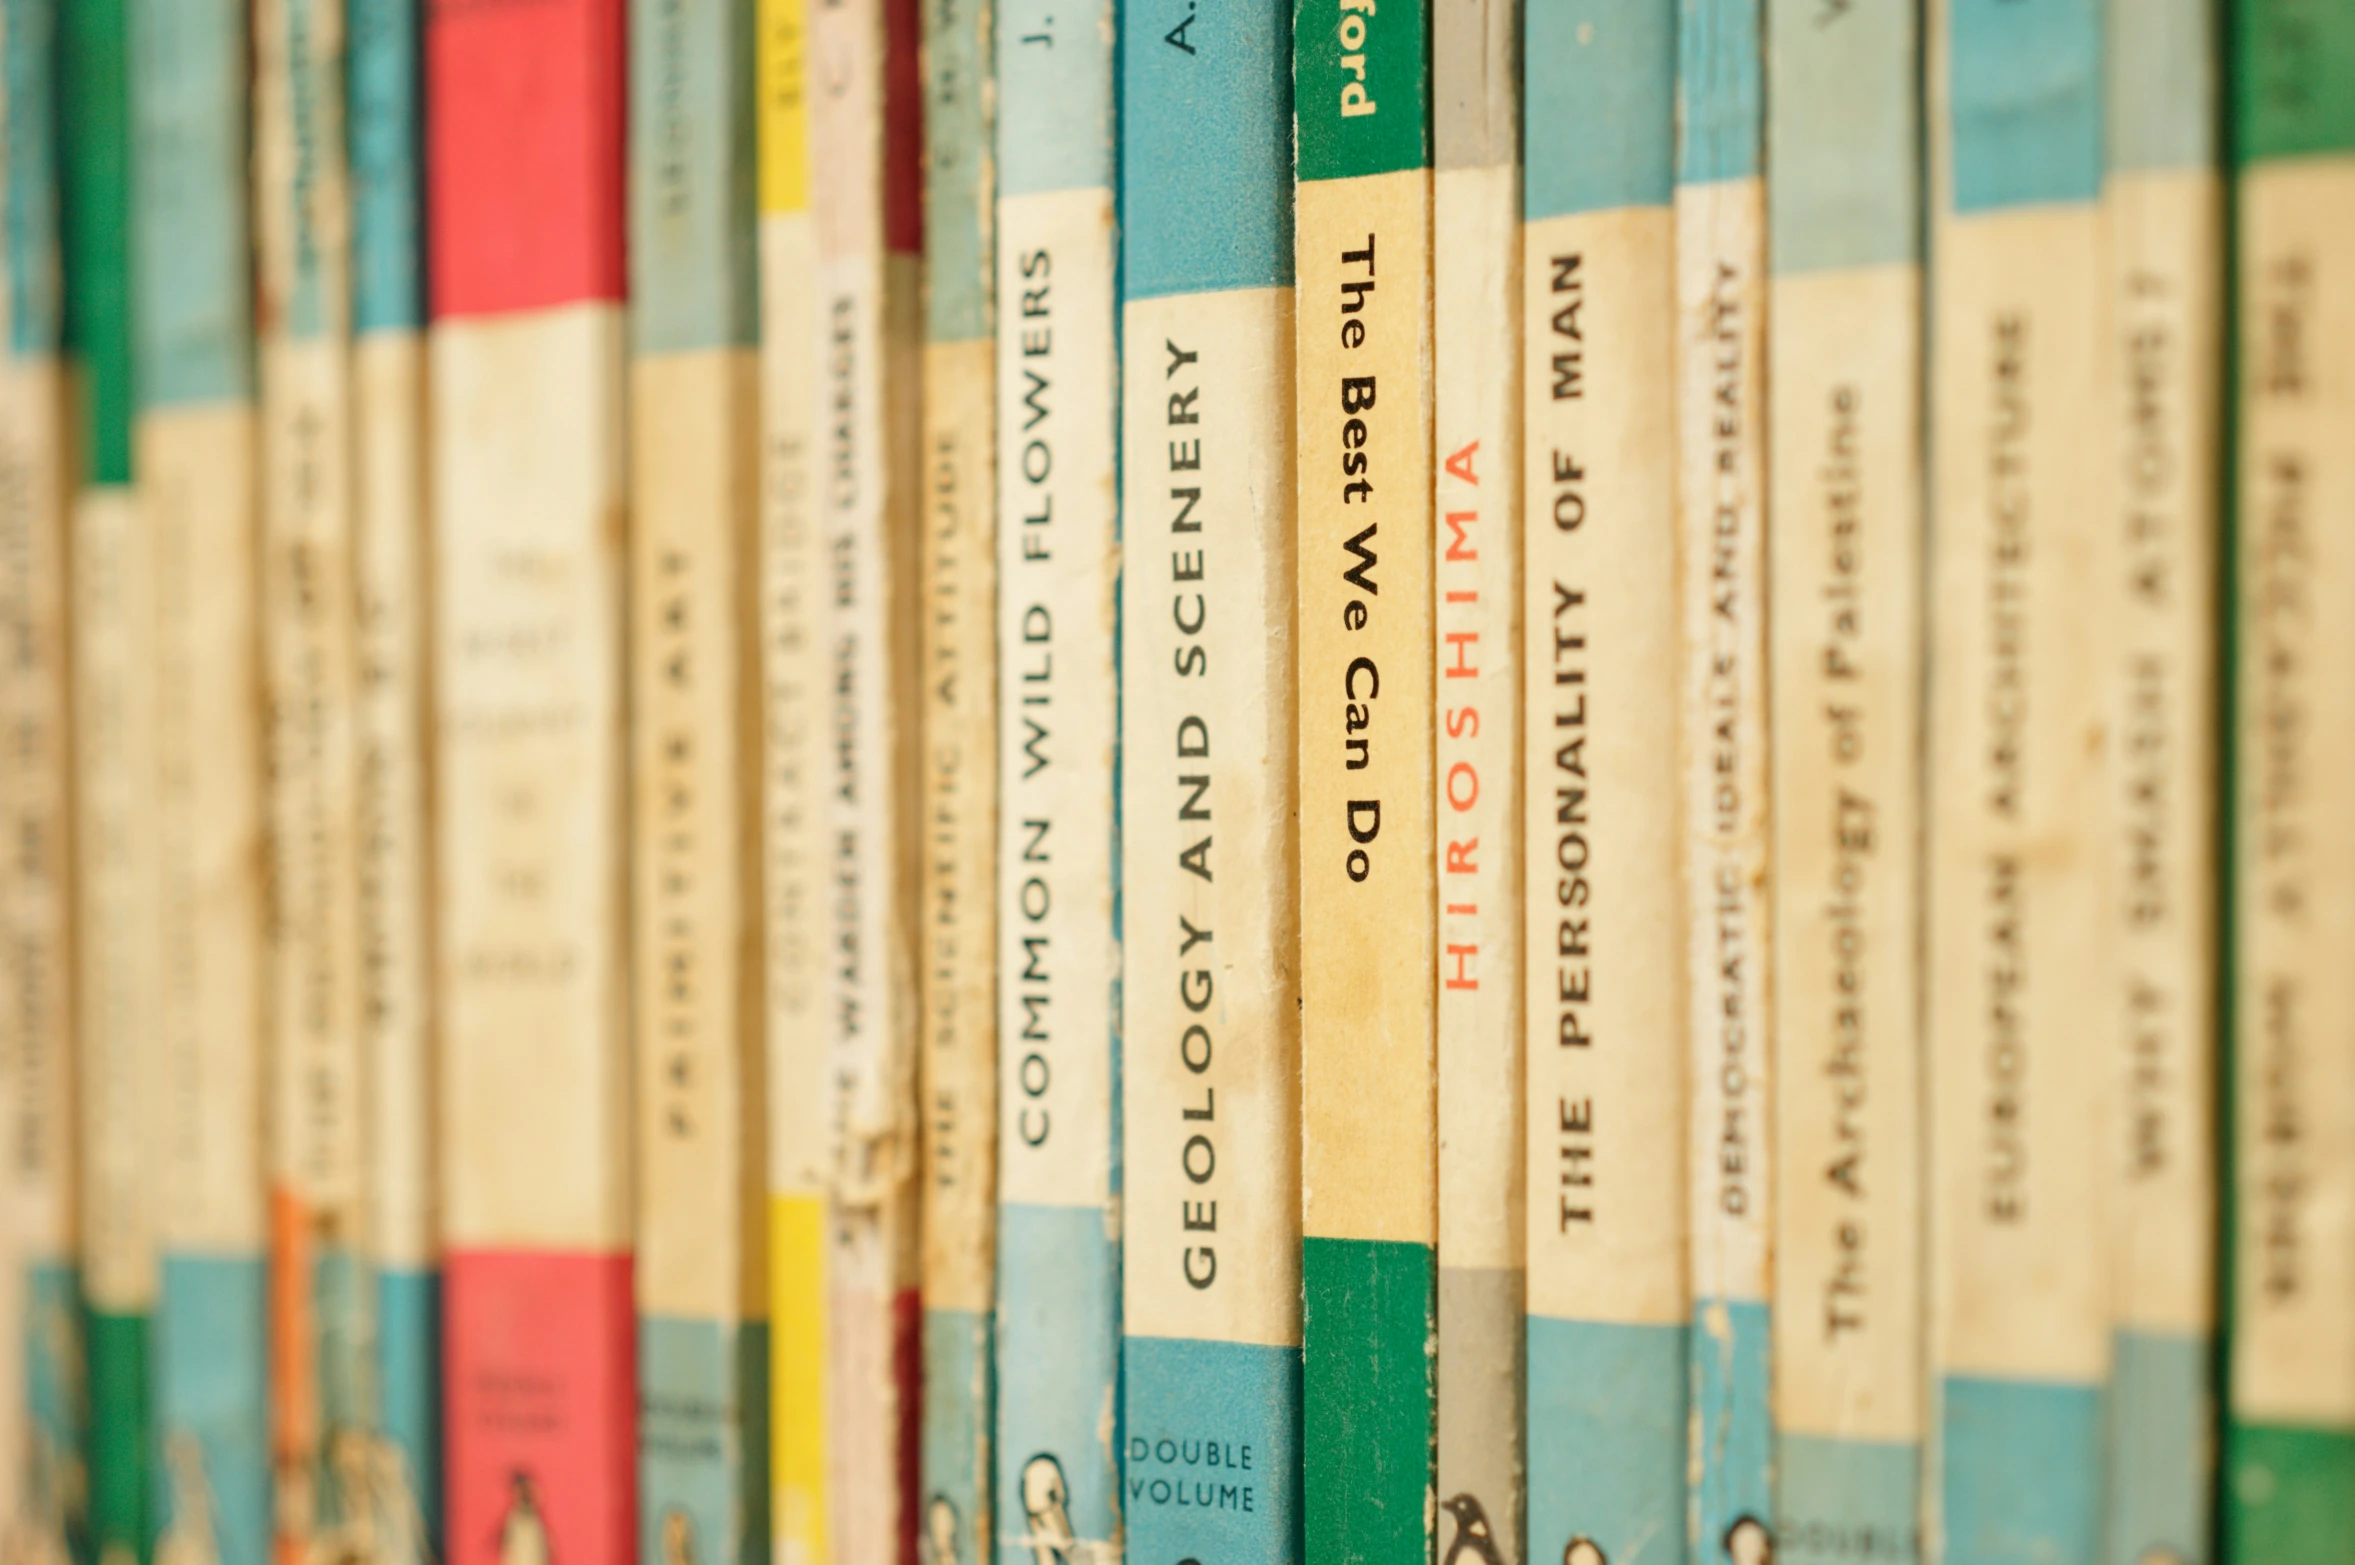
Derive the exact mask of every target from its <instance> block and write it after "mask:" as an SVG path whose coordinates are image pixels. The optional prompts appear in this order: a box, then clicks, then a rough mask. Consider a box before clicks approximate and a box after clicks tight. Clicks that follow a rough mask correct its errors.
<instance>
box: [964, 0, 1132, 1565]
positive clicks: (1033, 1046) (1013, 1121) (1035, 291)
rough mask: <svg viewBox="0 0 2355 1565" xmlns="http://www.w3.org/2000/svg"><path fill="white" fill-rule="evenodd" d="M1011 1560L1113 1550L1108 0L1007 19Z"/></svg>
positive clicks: (1005, 1108) (1005, 1092) (1007, 1498)
mask: <svg viewBox="0 0 2355 1565" xmlns="http://www.w3.org/2000/svg"><path fill="white" fill-rule="evenodd" d="M997 74H998V95H997V104H998V109H999V118H998V125H997V153H998V157H997V176H998V190H999V197H998V206H997V225H998V232H997V297H998V301H999V307H998V321H999V332H998V351H997V407H998V464H997V465H998V474H997V485H998V517H999V527H998V549H997V558H998V645H999V649H1000V653H999V657H1000V662H999V671H998V713H999V726H998V734H999V741H998V777H999V796H998V800H999V802H998V818H999V831H998V936H997V940H998V1040H999V1043H998V1060H999V1077H998V1104H999V1125H1000V1130H999V1136H998V1149H999V1150H998V1270H997V1313H998V1323H997V1324H998V1330H997V1394H998V1438H997V1442H996V1444H997V1453H998V1463H997V1465H998V1475H997V1502H996V1504H995V1506H994V1507H993V1509H994V1511H995V1513H996V1523H997V1535H998V1548H997V1553H998V1558H999V1559H1000V1560H1001V1561H1003V1562H1005V1565H1020V1562H1023V1561H1027V1560H1029V1559H1031V1558H1032V1557H1033V1555H1032V1551H1033V1550H1034V1549H1043V1548H1050V1547H1064V1548H1069V1547H1076V1548H1077V1549H1079V1550H1080V1551H1081V1552H1082V1554H1083V1555H1084V1556H1086V1557H1090V1558H1095V1557H1102V1556H1104V1555H1105V1553H1106V1551H1117V1549H1118V1548H1119V1544H1120V1536H1121V1534H1120V1505H1119V1495H1118V1482H1119V1461H1118V1453H1119V1443H1118V1431H1117V1428H1116V1424H1117V1418H1116V1416H1115V1415H1116V1414H1117V1411H1118V1381H1119V1365H1120V1232H1119V1224H1118V1221H1117V1217H1116V1213H1117V1210H1118V1206H1117V1203H1118V1193H1119V1135H1120V1127H1119V1118H1118V1115H1119V1078H1118V1038H1117V1029H1118V1020H1119V998H1120V997H1119V989H1118V984H1119V972H1120V967H1119V926H1118V916H1119V906H1118V886H1119V881H1118V868H1117V853H1118V841H1117V837H1116V832H1117V829H1118V828H1117V821H1116V817H1115V794H1114V790H1115V788H1116V786H1117V778H1118V773H1117V770H1116V765H1117V755H1118V740H1117V734H1118V732H1119V724H1118V701H1119V690H1118V684H1117V678H1118V664H1117V660H1116V630H1117V626H1116V620H1115V599H1114V594H1115V592H1116V591H1117V586H1118V579H1119V570H1118V561H1119V516H1118V510H1119V507H1118V490H1117V484H1118V481H1119V466H1118V456H1117V444H1116V442H1117V436H1118V429H1117V423H1118V405H1117V401H1116V397H1117V387H1118V384H1119V375H1118V370H1119V365H1118V359H1117V354H1118V351H1119V345H1118V335H1117V321H1116V317H1115V305H1116V299H1117V294H1116V292H1115V287H1116V276H1115V270H1116V262H1117V258H1118V252H1117V232H1116V228H1115V224H1114V208H1113V180H1114V174H1115V169H1114V161H1113V131H1114V125H1113V33H1112V9H1111V6H1110V3H1109V0H1091V3H1081V4H1074V5H1064V4H1059V3H1053V0H1021V3H1019V4H1010V5H1008V6H1006V7H1005V8H1004V9H1003V10H1002V11H1000V13H999V17H998V36H997Z"/></svg>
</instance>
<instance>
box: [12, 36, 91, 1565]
mask: <svg viewBox="0 0 2355 1565" xmlns="http://www.w3.org/2000/svg"><path fill="white" fill-rule="evenodd" d="M57 13H58V7H57V5H56V4H55V0H14V3H12V4H9V5H6V6H0V148H4V152H0V267H4V268H5V271H4V273H0V311H4V312H5V314H4V316H0V327H4V334H0V496H5V499H4V500H0V635H4V636H5V638H6V644H7V647H8V649H9V655H8V657H7V658H6V659H5V660H4V661H0V727H4V728H5V731H6V732H7V733H8V734H9V736H10V740H9V749H10V755H9V761H10V764H9V772H8V777H7V781H6V785H5V787H4V788H0V810H4V811H5V814H4V816H0V835H5V838H6V840H7V841H8V842H10V843H11V844H13V845H14V846H13V848H12V850H11V851H10V853H9V856H8V866H7V873H6V875H5V876H0V992H4V993H5V994H6V995H7V1005H8V1012H7V1015H6V1017H5V1018H4V1019H0V1101H5V1102H6V1104H7V1117H6V1120H5V1122H4V1125H0V1146H4V1148H5V1151H4V1166H5V1169H6V1174H5V1176H0V1177H4V1180H5V1183H4V1184H0V1210H4V1211H5V1212H6V1214H7V1216H6V1218H5V1221H6V1223H7V1224H8V1231H9V1234H10V1240H9V1244H8V1252H7V1254H6V1257H5V1264H7V1265H9V1266H10V1267H11V1268H13V1275H12V1276H11V1277H10V1278H9V1279H8V1280H7V1282H6V1283H5V1284H4V1285H0V1294H4V1295H5V1296H6V1297H7V1298H8V1299H9V1300H10V1301H11V1304H12V1308H13V1312H14V1313H13V1314H12V1315H11V1316H10V1318H9V1319H8V1320H7V1322H6V1326H5V1329H6V1332H7V1335H5V1336H0V1354H5V1355H6V1356H7V1364H6V1366H5V1368H0V1388H5V1390H6V1393H7V1394H9V1395H12V1396H13V1398H14V1400H15V1405H14V1407H12V1408H11V1409H9V1410H7V1411H5V1412H0V1429H6V1430H9V1431H11V1432H12V1434H11V1441H10V1444H9V1445H8V1447H7V1448H6V1450H5V1451H0V1460H6V1461H7V1462H8V1463H9V1471H8V1472H7V1473H5V1474H0V1504H6V1505H8V1506H10V1507H11V1509H10V1510H9V1511H8V1512H7V1513H5V1514H0V1533H6V1534H8V1535H11V1536H13V1537H15V1538H17V1539H19V1540H21V1541H22V1544H23V1546H25V1547H27V1548H29V1549H31V1550H33V1551H35V1552H37V1553H39V1554H40V1555H41V1556H42V1557H44V1558H47V1559H49V1560H53V1561H73V1560H78V1559H86V1558H87V1557H88V1554H87V1545H88V1533H87V1523H88V1519H89V1518H88V1514H87V1509H86V1504H87V1497H88V1491H87V1488H86V1485H85V1483H84V1481H83V1479H84V1472H83V1466H82V1464H83V1446H82V1440H83V1434H84V1428H83V1417H82V1392H83V1386H82V1378H81V1377H82V1365H83V1359H82V1334H81V1321H80V1291H81V1290H80V1279H79V1272H78V1267H77V1261H78V1255H77V1249H78V1246H77V1243H76V1241H77V1237H78V1233H77V1224H76V1223H75V1221H74V1210H73V1202H74V1190H75V1180H74V1166H73V1158H74V1149H75V1146H76V1144H77V1143H78V1141H79V1139H80V1138H79V1137H78V1136H76V1135H75V1133H74V1127H73V1114H74V1082H73V1066H74V1059H73V1052H72V1046H73V1010H74V1006H73V994H72V984H73V973H74V968H73V960H72V958H73V929H72V927H71V912H72V908H73V899H72V890H71V887H70V885H69V884H68V877H69V876H70V874H71V872H72V861H71V858H70V857H69V855H68V852H67V848H68V844H69V842H70V840H71V837H70V827H71V808H70V804H69V799H68V790H69V787H70V783H71V771H70V766H69V759H70V757H69V744H70V735H69V731H68V724H67V710H68V709H67V698H66V696H67V693H66V686H67V660H66V639H65V638H66V633H67V625H66V590H67V572H66V529H65V515H66V509H65V508H66V501H67V497H68V493H69V490H70V488H71V486H72V484H73V482H74V477H73V475H72V474H70V473H69V472H68V471H67V467H66V458H67V453H68V450H69V444H68V440H67V435H66V404H65V380H64V366H63V362H62V359H61V355H60V348H61V346H62V342H61V338H62V334H63V330H64V321H63V318H62V310H63V300H62V298H61V296H60V284H61V274H60V269H59V254H58V194H59V192H58V183H59V180H58V172H59V165H58V152H59V147H58V136H57V118H56V117H57V111H58V104H59V97H60V94H59V90H58V85H59V84H58V81H57V76H56V69H55V67H56V59H57V56H56V46H57V26H58V14H57Z"/></svg>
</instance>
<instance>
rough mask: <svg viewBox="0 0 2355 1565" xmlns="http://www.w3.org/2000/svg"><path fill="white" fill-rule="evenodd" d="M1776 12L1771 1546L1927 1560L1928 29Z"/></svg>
mask: <svg viewBox="0 0 2355 1565" xmlns="http://www.w3.org/2000/svg"><path fill="white" fill-rule="evenodd" d="M1767 26H1768V59H1767V81H1768V86H1769V91H1768V94H1767V103H1768V115H1769V120H1768V126H1767V145H1768V146H1770V147H1772V148H1773V149H1774V170H1773V176H1772V178H1771V179H1770V180H1769V182H1768V186H1767V228H1768V235H1769V245H1770V250H1771V258H1772V268H1771V280H1770V283H1769V297H1768V301H1767V306H1768V314H1769V316H1770V317H1771V319H1772V320H1773V322H1774V328H1773V329H1774V343H1775V351H1774V353H1773V355H1772V360H1771V364H1770V366H1769V371H1768V381H1767V392H1766V394H1767V402H1766V424H1767V431H1768V438H1769V439H1770V440H1771V442H1772V445H1771V448H1770V450H1769V453H1768V458H1769V459H1768V463H1767V468H1768V477H1769V489H1768V501H1769V505H1770V509H1771V513H1772V515H1773V517H1774V526H1775V529H1776V533H1777V537H1776V542H1775V547H1774V548H1773V549H1772V550H1771V551H1770V576H1769V579H1768V583H1767V588H1768V596H1769V599H1770V601H1772V602H1773V603H1774V604H1776V605H1778V606H1779V607H1780V609H1781V611H1782V612H1780V613H1779V614H1777V615H1776V616H1774V619H1773V624H1772V626H1771V632H1770V633H1771V635H1772V638H1773V639H1772V642H1771V645H1770V648H1769V657H1768V663H1769V666H1770V668H1771V670H1772V673H1771V692H1770V699H1771V710H1770V714H1769V722H1770V724H1771V726H1772V729H1773V732H1774V736H1775V744H1774V755H1773V777H1772V786H1773V790H1774V822H1773V840H1772V844H1771V847H1770V849H1769V852H1770V855H1771V858H1772V862H1773V864H1774V869H1775V873H1774V893H1773V907H1772V909H1771V914H1772V919H1773V925H1774V929H1775V932H1776V942H1775V949H1774V968H1773V1013H1772V1014H1773V1021H1774V1025H1773V1034H1774V1037H1775V1038H1776V1039H1777V1041H1778V1043H1779V1045H1780V1047H1781V1048H1782V1050H1783V1055H1782V1061H1783V1068H1781V1069H1779V1070H1778V1071H1777V1072H1776V1073H1775V1080H1774V1088H1773V1096H1772V1098H1771V1100H1770V1101H1771V1103H1772V1106H1773V1107H1772V1125H1771V1130H1770V1135H1771V1137H1772V1139H1773V1142H1774V1146H1775V1156H1776V1158H1777V1159H1778V1160H1779V1162H1780V1164H1781V1166H1782V1167H1784V1168H1786V1169H1789V1170H1791V1177H1790V1178H1788V1179H1786V1180H1783V1181H1781V1182H1779V1184H1778V1186H1777V1188H1776V1190H1775V1195H1774V1206H1773V1209H1772V1211H1773V1218H1772V1221H1773V1245H1772V1248H1773V1252H1774V1297H1775V1301H1776V1309H1775V1314H1774V1327H1773V1355H1774V1415H1775V1448H1774V1459H1775V1516H1776V1522H1775V1526H1776V1530H1777V1534H1778V1536H1777V1538H1776V1555H1777V1557H1778V1558H1779V1559H1782V1560H1784V1561H1786V1562H1790V1565H1839V1562H1844V1561H1848V1560H1854V1559H1858V1558H1864V1559H1873V1560H1913V1559H1918V1558H1919V1557H1920V1523H1919V1514H1920V1504H1919V1502H1920V1491H1921V1484H1920V1476H1919V1468H1920V1460H1921V1439H1922V1395H1921V1363H1922V1359H1921V1352H1922V1331H1921V1310H1922V1288H1921V1258H1922V1247H1921V1212H1922V1181H1921V1169H1922V1164H1921V1158H1920V1152H1919V1149H1920V1147H1921V1144H1922V1138H1921V1066H1920V1058H1921V1029H1920V1018H1921V963H1920V938H1921V845H1922V843H1921V794H1922V773H1921V739H1922V702H1921V676H1922V656H1921V641H1922V609H1921V598H1922V592H1921V568H1922V547H1923V539H1922V504H1921V483H1922V441H1921V415H1922V398H1921V375H1922V356H1921V323H1922V315H1921V310H1922V281H1921V276H1922V274H1921V240H1920V232H1921V210H1922V200H1921V176H1920V158H1921V123H1922V122H1921V101H1920V89H1919V86H1918V77H1919V64H1920V48H1921V38H1920V31H1919V27H1918V24H1917V21H1916V17H1915V13H1914V12H1913V10H1912V9H1911V8H1910V7H1904V6H1878V7H1869V8H1860V9H1856V10H1850V11H1844V12H1838V13H1831V12H1826V13H1823V15H1822V16H1821V17H1818V16H1813V15H1810V14H1808V13H1807V12H1805V11H1804V10H1799V9H1794V8H1791V7H1787V6H1772V7H1770V8H1769V11H1768V19H1767Z"/></svg>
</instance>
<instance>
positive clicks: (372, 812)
mask: <svg viewBox="0 0 2355 1565" xmlns="http://www.w3.org/2000/svg"><path fill="white" fill-rule="evenodd" d="M344 3H345V18H344V28H345V48H346V50H347V51H348V53H347V56H346V60H347V65H346V76H345V82H346V91H347V92H348V94H349V98H348V102H347V104H346V114H347V116H348V118H347V125H348V132H347V134H348V142H347V146H348V156H349V159H350V180H351V202H352V239H351V246H352V302H351V311H352V330H353V332H354V340H353V343H352V348H351V354H352V390H351V398H352V452H351V461H352V491H351V494H352V529H353V540H352V548H353V558H354V587H353V593H354V603H355V605H356V606H355V610H354V612H355V615H356V628H355V640H356V656H357V659H358V664H359V694H358V702H359V706H358V712H357V716H356V719H355V722H356V725H357V728H356V736H355V741H354V742H355V745H356V747H357V750H358V755H357V759H356V762H355V766H356V768H357V772H358V779H357V794H356V808H357V810H358V821H357V825H356V827H355V830H354V837H355V842H356V851H357V853H358V856H359V864H358V869H357V875H358V881H359V950H360V954H359V986H360V998H359V1006H360V1040H361V1041H360V1048H361V1057H362V1060H363V1062H364V1064H363V1069H364V1070H365V1072H366V1074H365V1076H364V1078H363V1080H364V1081H365V1083H366V1091H365V1102H364V1104H363V1118H362V1121H361V1140H362V1148H363V1154H364V1156H365V1158H366V1164H365V1171H364V1173H363V1175H362V1183H363V1187H364V1189H365V1191H366V1199H367V1208H366V1219H365V1222H364V1224H363V1232H364V1240H363V1242H364V1244H365V1246H366V1248H365V1252H364V1253H365V1254H366V1256H367V1258H368V1263H369V1268H370V1270H371V1271H372V1272H373V1273H374V1276H375V1290H376V1291H375V1300H374V1304H375V1316H374V1320H373V1322H372V1325H373V1328H374V1331H375V1344H374V1349H373V1362H374V1366H375V1376H376V1381H375V1398H374V1402H375V1415H376V1424H375V1428H376V1435H377V1442H378V1443H377V1444H376V1446H375V1448H374V1460H375V1475H376V1481H377V1487H376V1495H377V1505H376V1510H375V1512H374V1517H375V1520H376V1523H377V1534H376V1536H377V1538H378V1540H379V1545H380V1548H381V1550H382V1553H383V1557H384V1558H385V1559H386V1561H387V1562H388V1565H425V1562H426V1561H427V1560H429V1559H434V1558H438V1557H439V1556H440V1552H441V1488H442V1460H441V1450H442V1444H441V1410H442V1393H441V1269H440V1234H439V1228H438V1224H437V1222H436V1203H435V1199H434V1189H435V1173H434V1161H435V1160H434V1158H433V1155H432V1147H433V1116H432V1113H431V1109H430V1105H431V1104H432V1102H433V1039H434V1004H433V984H432V949H433V947H432V924H431V917H432V897H431V894H430V882H431V865H432V852H433V844H432V835H431V834H432V814H431V800H430V798H429V792H428V789H427V786H426V780H427V777H428V775H429V761H430V757H429V754H428V736H429V727H428V717H429V713H430V711H431V708H432V702H431V696H430V691H429V689H428V684H429V681H428V679H427V661H428V657H429V650H430V649H429V644H428V640H427V635H428V627H429V625H430V624H431V616H432V608H431V603H430V597H431V594H430V591H429V582H428V563H429V562H428V556H427V548H426V515H425V481H426V478H425V337H424V329H423V328H424V324H425V256H424V250H423V244H424V237H425V233H424V221H423V218H424V199H423V196H424V192H423V182H422V170H421V167H420V161H419V154H420V150H421V147H420V136H421V132H422V130H423V120H422V117H421V109H422V99H421V97H420V93H419V75H418V64H419V60H418V52H419V51H418V44H419V34H418V0H344Z"/></svg>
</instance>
